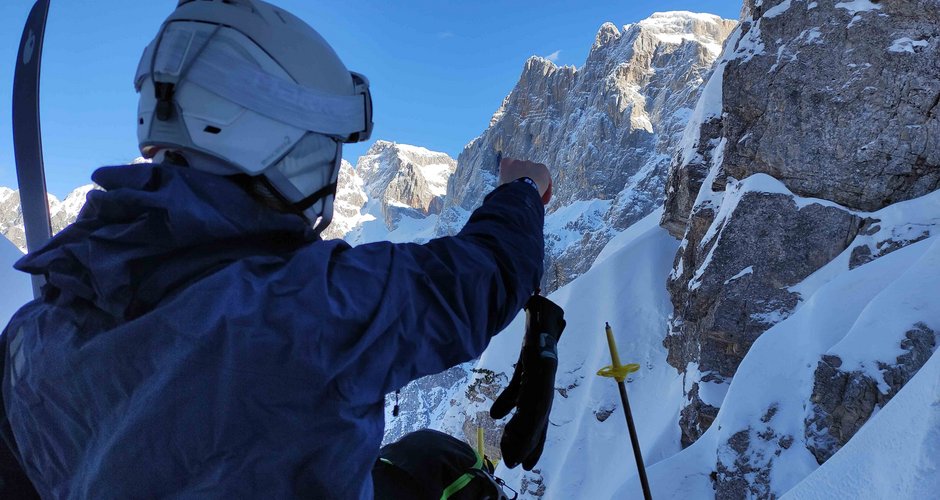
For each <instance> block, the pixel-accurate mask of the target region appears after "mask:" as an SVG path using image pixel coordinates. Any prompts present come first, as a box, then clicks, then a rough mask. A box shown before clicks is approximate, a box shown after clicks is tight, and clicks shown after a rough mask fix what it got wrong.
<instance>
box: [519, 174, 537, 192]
mask: <svg viewBox="0 0 940 500" xmlns="http://www.w3.org/2000/svg"><path fill="white" fill-rule="evenodd" d="M516 182H524V183H526V184H528V185H530V186H532V187H534V188H535V192H536V193H539V192H540V191H539V185H538V184H537V183H536V182H535V181H533V180H532V178H531V177H520V178H518V179H516Z"/></svg>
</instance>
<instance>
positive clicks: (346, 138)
mask: <svg viewBox="0 0 940 500" xmlns="http://www.w3.org/2000/svg"><path fill="white" fill-rule="evenodd" d="M199 38H200V37H199V34H198V33H197V32H195V31H190V30H185V29H174V30H164V31H163V32H162V33H161V34H160V35H159V36H158V37H157V39H156V40H154V41H153V43H151V44H150V45H149V46H147V48H146V49H145V51H144V55H143V57H141V59H140V64H139V65H138V67H137V74H136V76H135V77H134V88H135V89H136V90H137V91H138V92H140V90H141V88H142V86H143V84H144V83H145V81H146V80H147V79H151V80H152V81H154V82H163V83H171V84H174V85H178V84H179V83H181V82H183V81H186V82H187V83H193V84H195V85H198V86H200V87H202V88H204V89H206V90H207V91H209V92H212V93H214V94H216V95H218V96H219V97H222V98H223V99H226V100H228V101H231V102H232V103H235V104H237V105H239V106H242V107H244V108H246V109H249V110H251V111H254V112H256V113H258V114H260V115H263V116H266V117H268V118H271V119H272V120H277V121H279V122H282V123H286V124H288V125H291V126H294V127H297V128H300V129H303V130H307V131H310V132H315V133H318V134H322V135H327V136H332V137H335V138H337V139H338V140H340V141H342V142H345V143H355V142H362V141H366V140H368V139H369V138H370V137H371V136H372V127H373V122H372V92H371V90H370V88H369V80H368V79H367V78H366V77H365V76H364V75H362V74H359V73H354V72H351V73H350V76H351V77H352V81H353V85H354V91H353V92H354V93H353V94H352V95H334V94H328V93H325V92H320V91H317V90H315V89H311V88H308V87H304V86H302V85H298V84H296V83H294V82H292V81H288V80H285V79H282V78H278V77H276V76H274V75H271V74H269V73H266V72H264V71H262V70H260V69H259V68H258V67H257V66H256V65H255V64H253V63H252V62H250V61H248V60H246V59H245V58H243V57H241V56H240V55H238V54H236V53H235V52H233V51H231V50H227V49H225V48H223V47H222V46H217V45H213V44H211V43H210V42H211V37H209V38H208V39H203V40H201V45H200V40H198V39H199ZM193 45H196V47H197V48H195V50H193V49H194V47H193ZM200 47H201V48H200ZM158 49H159V50H158ZM233 75H238V77H237V78H233Z"/></svg>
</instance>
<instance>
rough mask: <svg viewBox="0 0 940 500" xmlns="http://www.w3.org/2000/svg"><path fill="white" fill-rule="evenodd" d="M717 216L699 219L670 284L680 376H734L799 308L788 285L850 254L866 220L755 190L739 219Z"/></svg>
mask: <svg viewBox="0 0 940 500" xmlns="http://www.w3.org/2000/svg"><path fill="white" fill-rule="evenodd" d="M713 218H714V211H713V210H711V209H703V210H702V211H701V212H697V213H695V214H693V217H692V223H691V224H690V226H689V232H688V234H687V236H686V237H687V240H688V244H686V245H685V247H684V249H681V250H680V254H679V256H678V260H679V261H678V265H677V269H676V271H677V272H676V273H674V274H673V276H672V278H671V279H670V280H669V283H668V288H669V292H670V295H671V297H672V301H673V306H674V307H675V310H676V311H677V312H678V314H677V316H676V320H675V321H674V322H673V326H672V329H671V332H670V334H669V335H668V336H667V337H666V340H665V345H666V347H668V348H669V355H668V361H669V363H670V364H672V365H673V366H675V367H676V368H677V369H679V370H680V371H684V370H685V368H686V366H687V365H688V364H689V363H698V366H699V370H700V371H701V372H703V373H707V372H714V373H715V374H717V375H720V376H721V377H728V378H730V377H731V376H733V375H734V372H735V370H736V369H737V366H738V364H739V363H740V361H741V359H743V357H744V355H745V354H746V353H747V351H748V349H749V348H750V346H751V344H753V343H754V341H755V340H757V337H759V336H760V334H761V333H763V332H764V331H766V330H767V329H768V328H769V327H771V326H773V325H774V324H775V323H777V322H778V321H780V320H781V319H783V318H784V317H786V316H787V315H788V314H789V312H790V311H792V309H793V308H794V306H795V305H796V304H797V302H798V300H799V297H798V296H797V294H795V293H793V292H789V291H787V290H786V288H787V287H789V286H793V285H795V284H797V283H799V282H800V281H802V280H803V279H804V278H806V277H807V276H809V275H810V274H811V273H812V272H813V271H815V270H816V269H818V268H819V267H822V265H824V264H826V263H828V262H829V261H830V260H832V259H833V258H834V257H835V256H837V255H839V254H840V253H841V252H842V251H843V250H845V248H847V247H848V245H849V243H850V242H851V241H852V239H853V238H854V237H855V235H856V233H857V231H858V227H859V225H860V222H861V219H860V218H859V217H857V216H855V215H853V214H851V213H849V212H846V211H844V210H840V209H838V208H835V207H830V206H823V205H819V204H812V205H808V206H805V207H803V208H802V209H801V208H799V207H798V206H797V204H796V203H795V201H794V200H793V198H792V197H791V196H787V195H785V194H779V193H762V192H753V191H749V192H744V193H743V194H741V196H740V200H739V201H737V205H736V206H735V207H734V209H733V213H732V214H729V215H728V216H726V217H725V218H723V219H721V220H718V221H714V220H713ZM709 231H710V232H709ZM796 235H798V237H797V236H796ZM706 236H708V238H706ZM706 428H707V427H706ZM686 431H688V433H689V435H690V436H693V435H694V434H695V433H694V432H692V430H691V429H686V428H684V429H683V432H686ZM696 437H697V436H696Z"/></svg>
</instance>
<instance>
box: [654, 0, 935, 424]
mask: <svg viewBox="0 0 940 500" xmlns="http://www.w3.org/2000/svg"><path fill="white" fill-rule="evenodd" d="M928 11H929V12H928ZM938 21H940V9H936V2H935V1H915V2H900V3H898V2H891V3H889V2H881V3H878V4H877V5H874V6H873V7H872V8H871V9H863V8H862V6H861V5H855V4H852V3H828V4H827V3H825V2H812V3H810V2H806V1H801V0H785V1H784V0H764V1H758V2H755V1H753V0H747V1H745V5H744V8H743V10H742V22H741V24H740V25H739V27H738V28H737V29H736V30H735V32H734V33H733V34H732V35H731V36H730V37H729V41H728V44H727V46H726V48H725V51H724V53H723V55H722V57H721V58H720V59H719V61H718V62H717V63H716V70H715V73H714V74H713V75H712V77H711V79H710V80H709V82H708V83H707V84H706V88H705V90H704V91H703V97H702V98H701V99H700V102H699V104H698V106H697V108H696V112H695V113H694V114H693V118H692V121H691V123H690V126H689V128H688V129H687V130H686V133H685V135H684V138H683V142H682V144H681V146H680V148H679V149H678V151H677V153H676V155H675V157H674V158H673V161H672V165H671V169H670V174H669V179H668V181H667V195H666V201H665V205H666V211H665V214H664V216H663V219H662V222H661V223H662V225H663V227H665V228H666V229H668V230H669V231H670V232H671V233H672V234H673V235H676V236H679V235H682V236H683V237H684V240H683V244H682V246H681V247H680V251H679V254H678V255H677V258H676V266H675V269H674V273H673V276H672V277H671V279H670V281H669V284H668V287H669V291H670V295H671V296H672V300H673V305H674V306H675V308H676V315H675V318H674V320H673V322H672V324H671V326H670V332H669V335H668V336H667V338H666V341H665V342H664V343H665V345H666V346H667V348H668V349H669V353H668V361H669V362H670V364H672V365H673V366H675V367H676V368H677V369H679V370H680V371H684V370H685V369H686V367H687V366H688V365H689V363H694V364H696V365H697V367H698V371H699V372H700V373H702V374H709V375H719V376H721V377H725V378H727V377H731V376H732V375H733V374H734V373H735V371H736V369H737V366H738V363H739V362H740V360H741V359H742V358H743V357H744V355H745V354H746V353H747V351H748V349H749V347H750V345H751V344H752V343H753V342H754V341H755V340H756V339H757V337H759V336H760V335H761V334H762V333H763V332H764V331H766V330H767V329H768V328H769V327H771V326H772V325H773V324H775V323H776V322H778V321H780V320H782V319H784V318H785V317H787V316H788V315H789V314H790V313H791V312H792V311H793V309H794V308H795V307H796V306H797V304H798V301H799V297H798V296H797V295H796V294H794V293H791V292H789V291H787V290H786V288H787V287H789V286H792V285H795V284H797V283H799V282H800V281H801V280H802V279H804V278H805V277H807V276H809V274H811V273H812V272H814V271H815V270H816V269H818V268H820V267H821V266H822V265H824V264H826V263H828V262H829V261H830V260H831V259H832V258H834V257H835V256H837V255H838V254H839V253H841V252H842V251H843V250H844V249H845V248H847V247H848V246H849V245H850V244H852V241H853V238H855V236H856V235H857V234H859V230H860V228H861V226H863V221H862V220H861V218H860V217H858V216H856V215H854V213H853V212H852V210H866V211H871V210H875V209H878V208H881V207H884V206H886V205H889V204H892V203H895V202H898V201H902V200H908V199H912V198H915V197H918V196H921V195H923V194H926V193H928V192H930V191H932V190H935V189H937V188H938V187H940V146H938V144H940V143H938V142H937V141H934V140H931V138H932V137H938V134H940V116H938V113H940V107H938V104H937V103H938V102H940V78H938V76H940V63H938V61H940V46H938V44H936V43H932V42H929V40H936V39H937V37H938V35H940V22H938ZM756 174H767V175H770V176H772V177H773V178H774V179H776V180H777V181H779V182H780V183H781V184H782V189H780V190H777V191H779V192H778V193H777V194H767V193H763V194H762V193H756V192H755V193H744V194H743V195H741V194H740V193H737V195H734V194H732V193H729V188H728V187H727V186H732V187H734V186H740V183H739V182H738V181H739V180H745V179H748V178H751V177H752V176H754V175H756ZM787 191H789V192H792V193H795V194H796V195H797V196H800V197H803V198H819V199H822V200H827V201H831V202H834V204H827V203H825V202H823V203H820V204H807V203H811V202H809V201H806V202H801V206H803V208H802V209H798V207H797V204H795V203H793V202H792V201H787V198H788V196H786V195H785V194H783V193H785V192H787ZM836 204H838V205H836ZM840 205H841V206H842V207H845V208H844V209H843V208H840ZM864 225H865V226H866V227H865V228H863V229H862V230H863V231H874V232H877V231H878V229H877V227H876V226H877V221H867V222H866V223H865V224H864ZM872 234H874V233H872ZM927 235H929V231H928V230H926V229H925V230H923V231H920V232H917V231H916V230H915V229H914V228H909V229H905V230H903V231H900V233H898V234H894V235H881V234H879V237H880V239H878V240H877V241H869V240H870V239H871V238H869V237H867V236H866V238H865V239H864V241H863V242H862V243H859V244H856V246H855V248H853V250H852V258H851V262H850V265H851V266H853V267H857V266H858V265H862V264H864V263H865V262H869V261H871V260H873V259H876V258H878V257H881V256H883V255H886V254H887V253H889V252H892V251H894V250H897V249H898V248H902V247H903V246H906V245H909V244H911V243H913V242H916V241H918V240H919V239H922V238H925V237H927ZM745 270H750V272H745ZM737 274H741V276H737ZM735 276H737V277H735ZM689 401H690V405H689V408H687V409H685V410H683V413H682V415H683V420H682V423H681V425H682V431H683V435H684V436H688V437H692V438H694V437H696V434H699V435H700V434H701V432H702V431H703V430H704V428H705V427H707V425H703V423H704V421H705V420H706V418H705V414H704V413H702V412H701V411H699V410H698V408H700V407H701V405H700V404H699V403H700V401H698V398H697V397H691V395H690V397H689ZM865 418H867V416H866V417H865Z"/></svg>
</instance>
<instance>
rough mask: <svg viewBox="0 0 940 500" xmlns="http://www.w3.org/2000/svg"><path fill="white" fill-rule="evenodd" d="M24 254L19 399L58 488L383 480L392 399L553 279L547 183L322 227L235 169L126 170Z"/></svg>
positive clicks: (125, 495) (316, 488) (290, 492)
mask: <svg viewBox="0 0 940 500" xmlns="http://www.w3.org/2000/svg"><path fill="white" fill-rule="evenodd" d="M93 179H94V180H95V182H97V183H98V184H99V185H101V186H102V187H104V188H105V190H106V191H94V192H92V193H90V194H89V197H88V203H87V205H86V206H85V208H84V210H83V211H82V213H81V215H80V217H79V219H78V221H77V222H75V223H74V224H72V225H71V226H69V227H68V228H66V229H65V230H64V231H62V232H61V233H60V234H58V235H57V236H56V237H55V238H54V239H53V240H52V241H51V242H50V243H49V244H48V245H47V246H45V247H44V248H42V249H40V250H39V251H37V252H34V253H32V254H30V255H28V256H26V257H24V258H23V259H22V260H21V261H20V262H18V263H17V266H16V267H17V268H18V269H20V270H23V271H26V272H29V273H34V274H45V275H46V276H47V277H48V286H47V287H46V288H45V289H44V296H43V298H42V299H41V300H38V301H33V302H30V303H29V304H27V305H26V306H24V307H23V308H22V309H20V311H19V312H17V313H16V315H15V316H14V317H13V319H12V320H11V322H10V324H9V325H8V327H7V329H6V330H5V333H4V335H6V336H7V338H6V340H7V345H8V353H7V357H6V368H5V373H4V378H3V396H4V400H5V410H6V413H7V415H8V418H9V421H10V425H11V426H12V431H13V434H14V436H15V438H16V439H15V441H16V443H17V445H18V447H19V456H20V458H21V460H22V461H23V463H24V464H25V468H26V471H27V473H28V475H29V476H30V478H31V479H32V480H33V482H34V483H35V484H36V486H37V488H38V490H39V492H40V493H41V494H42V495H43V496H44V497H47V498H95V499H106V498H120V499H131V498H158V497H168V496H171V497H174V498H201V497H207V498H289V497H315V498H324V497H327V498H371V497H372V480H371V476H370V471H371V469H372V466H373V464H374V463H375V460H376V457H377V455H378V449H379V444H380V441H381V439H382V433H383V427H384V417H383V415H384V412H383V406H384V403H383V401H384V395H385V394H386V393H388V392H390V391H394V390H396V389H398V388H400V387H402V386H403V385H405V384H406V383H408V382H409V381H411V380H414V379H415V378H418V377H421V376H423V375H428V374H432V373H437V372H440V371H442V370H444V369H446V368H448V367H450V366H453V365H455V364H458V363H461V362H464V361H468V360H471V359H473V358H475V357H477V356H479V355H480V354H481V353H482V352H483V350H484V349H485V348H486V346H487V344H488V342H489V340H490V338H491V337H492V336H493V335H495V334H496V333H497V332H499V331H500V330H502V329H503V328H504V327H505V326H506V325H507V324H508V323H509V321H511V320H512V318H513V317H514V316H515V315H516V314H517V313H518V311H519V310H520V309H521V308H522V306H523V305H524V303H525V302H526V299H527V298H528V297H529V296H530V295H531V293H532V292H533V290H534V289H535V288H536V287H537V286H538V283H539V280H540V278H541V273H542V257H543V242H542V225H543V218H544V211H543V208H542V205H541V203H540V200H539V196H538V194H537V193H536V191H535V190H534V189H532V188H531V187H530V186H528V185H526V184H524V183H511V184H507V185H505V186H502V187H500V188H498V189H496V190H495V191H493V192H492V193H491V194H490V195H489V196H488V197H487V199H486V201H485V202H484V203H483V206H482V207H480V208H479V209H478V210H476V211H475V212H474V213H473V215H472V216H471V218H470V220H469V222H468V223H467V224H466V226H465V227H464V228H463V230H462V231H461V232H460V233H459V234H457V235H456V236H453V237H447V238H440V239H436V240H432V241H430V242H429V243H427V244H424V245H417V244H391V243H374V244H368V245H361V246H358V247H355V248H351V247H350V246H349V245H347V244H346V243H344V242H342V241H338V240H337V241H320V240H318V239H316V238H315V237H314V236H313V235H312V233H311V230H310V229H309V227H308V226H307V225H306V224H305V223H304V222H303V221H302V220H301V218H300V217H297V216H294V215H287V214H281V213H277V212H274V211H272V210H270V209H268V208H265V207H263V206H262V205H260V204H258V203H256V202H254V201H253V200H251V199H250V198H249V197H248V195H247V194H246V193H244V192H243V191H242V190H241V189H240V188H239V187H238V186H237V185H235V184H234V183H233V182H232V181H230V180H228V179H226V178H223V177H219V176H215V175H210V174H206V173H202V172H199V171H196V170H193V169H187V168H183V167H174V166H167V165H157V166H124V167H108V168H103V169H100V170H98V171H97V172H95V174H94V176H93Z"/></svg>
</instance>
